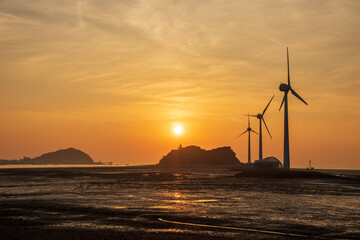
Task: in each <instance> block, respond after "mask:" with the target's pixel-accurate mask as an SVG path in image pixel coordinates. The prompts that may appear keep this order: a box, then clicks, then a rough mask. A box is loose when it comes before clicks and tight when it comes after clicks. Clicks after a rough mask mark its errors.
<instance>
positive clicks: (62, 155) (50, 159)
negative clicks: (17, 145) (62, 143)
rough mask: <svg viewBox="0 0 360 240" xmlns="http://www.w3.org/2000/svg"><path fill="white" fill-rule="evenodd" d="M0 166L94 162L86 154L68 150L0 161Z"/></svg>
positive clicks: (72, 149) (73, 149)
mask: <svg viewBox="0 0 360 240" xmlns="http://www.w3.org/2000/svg"><path fill="white" fill-rule="evenodd" d="M0 164H94V161H93V160H92V158H91V157H90V156H89V155H88V154H86V153H84V152H82V151H80V150H77V149H75V148H68V149H62V150H58V151H56V152H49V153H45V154H43V155H41V156H40V157H36V158H28V157H24V158H23V159H21V160H8V161H7V160H1V161H0Z"/></svg>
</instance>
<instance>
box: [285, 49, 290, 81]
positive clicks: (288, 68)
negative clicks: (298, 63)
mask: <svg viewBox="0 0 360 240" xmlns="http://www.w3.org/2000/svg"><path fill="white" fill-rule="evenodd" d="M286 53H287V70H288V85H289V86H291V85H290V66H289V65H290V64H289V48H288V47H286Z"/></svg>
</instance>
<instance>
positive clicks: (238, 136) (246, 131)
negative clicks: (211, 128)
mask: <svg viewBox="0 0 360 240" xmlns="http://www.w3.org/2000/svg"><path fill="white" fill-rule="evenodd" d="M245 133H247V130H246V131H245V132H243V133H242V134H240V135H239V136H237V137H236V138H235V139H237V138H238V137H240V136H242V135H244V134H245Z"/></svg>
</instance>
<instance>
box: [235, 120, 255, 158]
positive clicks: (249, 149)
mask: <svg viewBox="0 0 360 240" xmlns="http://www.w3.org/2000/svg"><path fill="white" fill-rule="evenodd" d="M247 116H248V128H247V129H246V131H245V132H243V133H242V134H240V135H239V136H237V137H236V138H238V137H240V136H242V135H244V134H245V133H246V132H248V133H249V136H248V139H249V143H248V163H251V148H250V132H253V133H256V134H258V133H257V132H255V131H254V130H252V129H251V127H250V118H249V116H250V115H249V114H248V115H247ZM236 138H235V139H236Z"/></svg>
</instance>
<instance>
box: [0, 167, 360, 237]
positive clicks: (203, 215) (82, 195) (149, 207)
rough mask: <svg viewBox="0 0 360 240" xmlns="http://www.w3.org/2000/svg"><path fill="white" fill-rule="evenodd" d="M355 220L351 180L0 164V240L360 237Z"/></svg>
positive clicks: (358, 187)
mask: <svg viewBox="0 0 360 240" xmlns="http://www.w3.org/2000/svg"><path fill="white" fill-rule="evenodd" d="M332 173H333V174H336V173H337V172H336V170H334V171H333V172H332ZM351 174H352V175H353V176H354V175H358V176H359V175H360V171H352V172H351ZM359 226H360V181H359V180H357V179H354V180H351V179H350V180H349V179H337V178H334V179H331V178H290V179H281V178H262V177H239V174H238V173H236V172H234V171H229V170H228V169H225V168H224V169H199V168H197V169H171V168H155V167H153V168H149V167H143V168H142V167H137V168H133V167H92V168H86V167H84V168H70V167H67V168H61V167H57V168H28V169H20V168H18V169H15V168H14V169H0V239H65V238H66V239H306V238H308V239H360V227H359Z"/></svg>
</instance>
